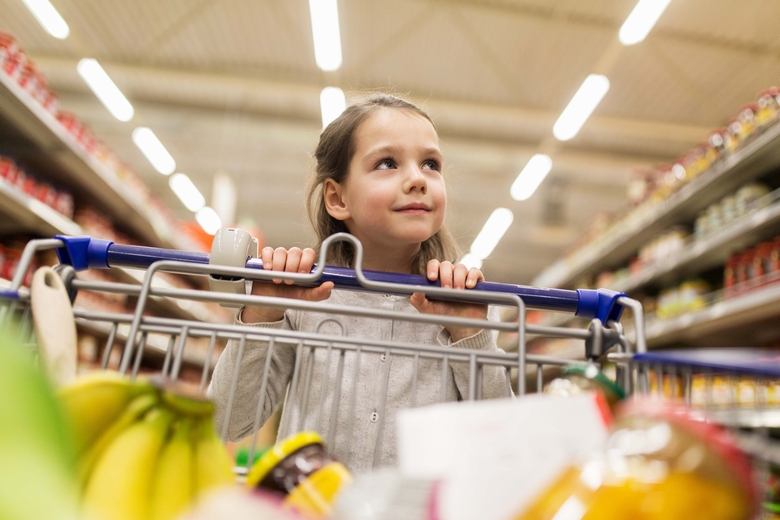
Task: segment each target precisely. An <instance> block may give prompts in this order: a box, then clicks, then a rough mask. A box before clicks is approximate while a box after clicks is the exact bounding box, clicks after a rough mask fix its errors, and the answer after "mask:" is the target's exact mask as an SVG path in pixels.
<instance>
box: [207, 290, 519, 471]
mask: <svg viewBox="0 0 780 520" xmlns="http://www.w3.org/2000/svg"><path fill="white" fill-rule="evenodd" d="M328 301H329V302H331V303H334V304H340V305H350V306H357V307H363V308H373V309H386V310H395V311H403V312H405V313H417V310H416V309H415V308H414V307H412V305H411V303H410V302H409V298H408V297H403V296H393V295H383V294H375V293H359V292H352V291H339V290H334V291H333V292H332V293H331V297H330V299H329V300H328ZM495 311H496V310H495V309H494V308H492V307H491V309H490V311H489V319H491V320H493V321H495V320H497V312H495ZM327 316H331V315H328V314H323V313H316V312H305V311H298V310H292V309H290V310H287V311H286V312H285V314H284V318H283V319H282V320H280V321H278V322H271V323H256V324H251V326H253V327H260V328H274V329H287V330H295V331H306V332H314V331H315V327H316V326H317V324H318V323H319V322H320V320H322V319H323V318H325V317H327ZM340 319H341V321H342V322H343V323H344V324H345V325H346V327H347V331H346V335H348V336H349V337H350V338H366V339H373V340H383V341H391V342H401V343H416V344H422V345H436V346H450V345H451V346H452V347H456V348H462V349H477V350H480V351H485V352H500V353H503V351H502V350H501V349H499V348H498V347H497V346H496V341H495V335H496V334H495V333H493V332H491V331H488V330H485V329H483V330H482V331H481V332H479V333H478V334H476V335H474V336H471V337H468V338H464V339H462V340H460V341H458V342H456V343H451V341H450V338H449V333H448V332H447V331H446V330H445V329H444V328H443V327H441V326H439V325H434V324H426V323H410V322H406V321H400V320H387V319H373V318H363V317H351V316H341V317H340ZM237 323H239V324H241V321H240V316H238V317H237ZM319 332H320V333H323V334H332V335H340V334H341V329H340V327H339V326H338V325H337V324H336V323H333V322H325V323H323V324H322V325H321V326H320V329H319ZM268 350H269V345H268V342H263V341H249V340H247V341H246V344H245V350H244V356H243V360H242V366H241V369H240V371H239V382H238V386H237V390H236V395H235V398H234V402H233V408H232V412H231V420H230V426H229V428H228V432H227V438H228V439H229V440H232V441H235V440H238V439H241V438H243V437H246V436H247V435H250V434H252V433H254V432H253V426H254V421H255V416H256V413H257V409H258V404H259V398H260V395H259V393H260V385H261V379H262V374H263V368H264V367H265V363H266V356H267V355H268ZM295 350H296V349H295V346H293V345H286V344H282V343H278V344H276V345H275V347H274V349H273V352H272V358H271V365H270V367H271V368H270V370H271V374H270V377H269V381H268V385H267V391H266V395H265V396H264V397H263V404H262V412H261V421H260V424H261V425H262V424H263V423H265V421H266V420H267V419H268V418H269V417H270V416H271V414H272V413H273V412H274V410H275V409H276V407H277V405H278V404H279V403H281V402H282V401H283V400H284V398H285V393H286V392H287V387H288V384H289V383H290V380H291V378H292V375H293V369H294V365H295ZM317 350H318V352H317V354H316V355H315V359H314V361H313V364H312V382H311V385H310V389H309V398H308V400H307V406H306V413H305V415H304V416H301V410H302V408H303V407H302V403H303V392H304V389H303V385H302V384H299V385H298V391H297V395H296V396H294V397H295V399H293V400H292V401H291V402H289V403H288V405H287V406H286V407H285V409H284V411H283V415H282V421H281V428H280V431H279V435H278V438H279V439H283V438H285V437H287V436H288V435H290V434H292V433H295V432H296V431H301V430H314V431H319V432H320V433H321V434H323V436H324V434H326V433H327V431H328V427H329V423H330V419H331V415H332V413H333V410H334V406H333V405H334V403H333V400H334V397H335V394H336V390H335V388H336V387H335V379H336V373H337V363H338V356H336V355H332V356H331V363H330V364H331V366H330V368H329V370H328V371H327V372H328V376H327V377H328V381H327V383H326V385H325V388H326V390H325V392H324V393H323V392H321V388H322V379H323V377H325V372H326V366H325V365H326V355H325V352H324V349H317ZM237 352H238V341H237V340H231V341H230V342H228V344H227V346H226V348H225V350H224V352H223V353H222V355H221V356H220V358H219V361H218V363H217V365H216V367H215V368H214V374H213V376H212V380H211V385H210V386H209V395H210V396H211V398H212V399H213V400H214V402H215V404H216V421H217V423H216V424H217V425H218V426H220V427H221V425H222V424H223V419H224V416H225V408H226V406H227V401H228V393H229V390H230V384H231V379H232V376H233V371H234V367H235V364H236V357H237ZM311 355H312V354H311V351H310V350H308V349H304V354H303V358H302V360H301V361H302V363H301V365H300V366H301V367H306V366H307V363H308V361H309V356H311ZM356 358H357V356H356V354H355V353H354V352H347V354H346V356H345V360H344V372H343V373H344V377H343V379H342V381H343V383H342V385H341V391H340V398H339V402H338V416H337V417H336V429H335V432H336V435H335V442H334V443H333V445H332V446H329V449H330V451H331V452H332V453H334V454H335V455H336V457H337V458H338V459H339V460H341V461H343V462H345V463H346V464H347V465H348V467H349V468H350V469H351V470H352V471H355V472H359V471H365V470H368V469H371V468H372V466H374V462H375V461H376V463H377V465H379V466H385V465H394V464H395V462H396V447H397V442H396V427H395V421H396V414H397V412H398V410H400V409H403V408H408V407H410V406H413V405H415V406H424V405H427V404H433V403H438V402H441V387H442V383H441V381H442V380H441V374H442V364H441V361H440V360H432V359H424V358H420V360H419V367H418V375H417V391H416V396H415V397H414V398H413V396H412V375H413V370H414V368H413V363H414V362H413V359H412V358H411V357H406V356H392V355H391V356H385V355H382V354H379V353H361V355H360V362H359V373H358V375H357V381H356V384H354V385H353V383H355V382H354V381H353V378H354V374H355V368H356ZM386 363H389V364H390V367H389V372H388V384H387V398H386V405H385V406H384V408H383V407H382V406H381V398H382V392H383V387H384V374H385V369H386ZM468 374H469V365H468V363H460V362H458V363H453V362H451V363H450V364H449V370H447V381H446V400H448V401H456V400H458V399H461V398H462V396H464V395H467V394H468ZM353 388H354V392H355V394H354V397H353ZM506 392H507V385H506V373H505V369H504V368H503V367H497V366H490V365H488V366H485V367H484V369H483V374H482V397H483V398H497V397H504V396H505V395H506ZM323 394H324V395H323ZM323 399H324V406H323V407H322V410H323V412H322V415H320V408H321V406H320V405H321V404H322V400H323ZM353 399H354V401H353ZM353 402H354V414H353V418H352V420H351V421H350V420H349V415H350V414H349V413H348V412H349V409H350V406H351V404H352V403H353ZM382 410H384V411H382ZM380 414H381V415H380ZM350 422H351V424H350ZM350 427H351V431H350ZM377 446H378V448H377V452H376V453H375V448H376V447H377Z"/></svg>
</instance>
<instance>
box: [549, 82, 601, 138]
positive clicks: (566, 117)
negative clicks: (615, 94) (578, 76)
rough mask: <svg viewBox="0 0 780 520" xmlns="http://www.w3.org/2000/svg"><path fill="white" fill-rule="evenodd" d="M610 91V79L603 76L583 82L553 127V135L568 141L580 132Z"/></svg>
mask: <svg viewBox="0 0 780 520" xmlns="http://www.w3.org/2000/svg"><path fill="white" fill-rule="evenodd" d="M608 90H609V79H607V77H606V76H602V75H601V74H591V75H590V76H588V77H587V78H585V81H583V82H582V85H581V86H580V88H579V90H578V91H577V93H576V94H574V97H573V98H571V101H569V104H568V105H567V106H566V108H565V109H563V112H562V113H561V116H560V117H559V118H558V120H557V121H556V122H555V125H554V126H553V135H554V136H555V138H556V139H558V140H559V141H568V140H569V139H571V138H572V137H574V136H575V135H577V132H579V131H580V128H582V125H584V124H585V121H587V120H588V118H589V117H590V115H591V114H592V113H593V111H594V110H595V109H596V107H597V106H598V104H599V103H600V102H601V100H602V99H603V98H604V95H605V94H606V93H607V91H608Z"/></svg>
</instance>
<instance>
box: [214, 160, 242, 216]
mask: <svg viewBox="0 0 780 520" xmlns="http://www.w3.org/2000/svg"><path fill="white" fill-rule="evenodd" d="M237 197H238V194H237V193H236V183H235V182H233V179H232V178H231V177H230V175H228V174H227V173H224V172H219V173H217V174H215V175H214V181H213V183H212V188H211V207H212V208H214V211H216V212H217V215H219V218H221V219H222V222H227V223H228V225H230V224H233V223H234V222H236V199H237Z"/></svg>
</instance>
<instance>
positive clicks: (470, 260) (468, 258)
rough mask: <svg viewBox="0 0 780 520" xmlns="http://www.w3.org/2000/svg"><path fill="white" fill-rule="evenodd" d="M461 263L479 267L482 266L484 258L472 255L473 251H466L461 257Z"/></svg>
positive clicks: (469, 266) (470, 266)
mask: <svg viewBox="0 0 780 520" xmlns="http://www.w3.org/2000/svg"><path fill="white" fill-rule="evenodd" d="M458 263H459V264H463V265H465V266H466V267H468V268H469V269H471V268H472V267H476V268H477V269H481V268H482V259H481V258H477V257H476V256H474V255H472V254H471V253H466V254H465V255H464V256H463V258H461V259H460V262H458Z"/></svg>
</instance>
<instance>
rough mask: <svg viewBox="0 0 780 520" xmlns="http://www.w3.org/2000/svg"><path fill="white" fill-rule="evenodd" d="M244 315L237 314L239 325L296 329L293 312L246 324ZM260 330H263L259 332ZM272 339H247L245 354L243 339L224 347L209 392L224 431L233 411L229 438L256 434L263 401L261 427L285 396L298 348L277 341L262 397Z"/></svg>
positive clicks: (216, 418)
mask: <svg viewBox="0 0 780 520" xmlns="http://www.w3.org/2000/svg"><path fill="white" fill-rule="evenodd" d="M240 318H241V315H240V313H239V315H238V316H236V323H237V324H238V325H250V326H252V327H257V328H261V329H262V328H267V329H287V330H292V329H293V320H292V319H291V316H290V311H287V312H285V315H284V318H283V319H281V320H279V321H276V322H269V323H252V324H245V323H242V322H241V319H240ZM258 332H260V331H258ZM268 351H269V342H268V341H254V340H246V341H245V343H244V349H243V353H242V352H240V341H239V340H237V339H236V340H230V341H228V344H227V345H226V346H225V350H224V351H223V352H222V354H221V355H220V356H219V361H217V365H216V366H215V367H214V373H213V375H212V376H211V384H210V385H209V388H208V391H207V395H208V396H209V397H210V398H211V399H212V401H214V420H215V423H216V426H217V430H219V432H220V434H222V433H223V432H222V429H223V428H222V427H223V424H224V420H225V414H226V413H230V423H229V425H228V431H227V440H229V441H237V440H239V439H241V438H243V437H246V436H247V435H250V434H252V433H254V431H253V428H254V422H255V418H256V416H257V413H258V408H260V403H261V402H262V409H261V410H260V423H259V424H260V426H261V427H262V425H263V424H265V421H267V420H268V418H269V417H270V416H271V414H273V412H274V410H275V409H276V406H277V405H278V404H279V402H281V401H282V399H284V394H285V391H286V389H287V384H288V383H289V381H290V378H291V377H292V373H293V368H294V364H295V349H294V348H293V347H292V346H290V345H288V344H279V343H275V344H274V347H273V352H272V353H271V359H270V366H269V373H268V383H267V385H266V391H265V395H264V396H262V401H261V400H260V399H261V396H260V389H261V387H262V379H263V372H264V370H265V366H266V362H267V359H268ZM237 366H240V368H239V369H238V382H237V385H236V390H235V395H234V398H233V404H232V407H231V409H230V410H228V400H229V398H230V387H231V384H232V382H233V377H234V374H235V373H236V367H237Z"/></svg>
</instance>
